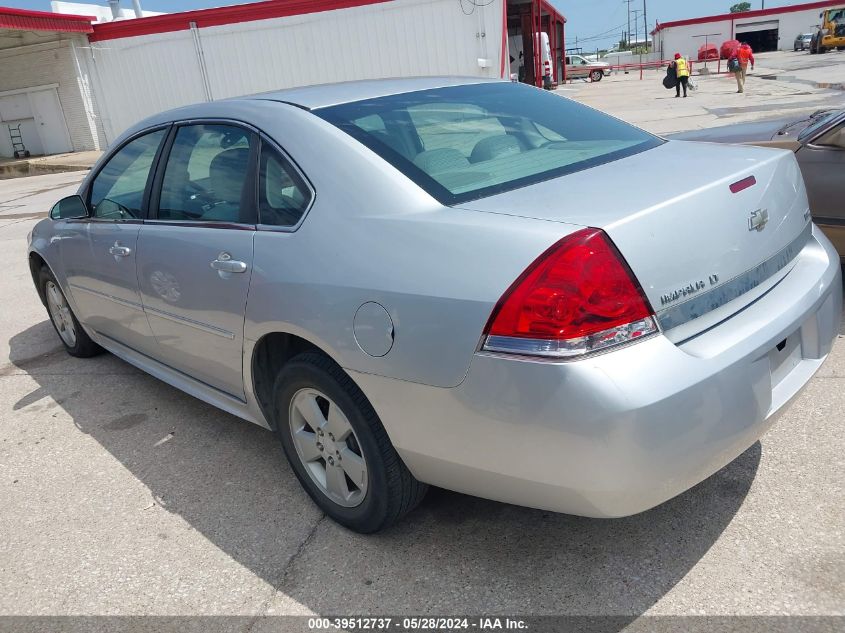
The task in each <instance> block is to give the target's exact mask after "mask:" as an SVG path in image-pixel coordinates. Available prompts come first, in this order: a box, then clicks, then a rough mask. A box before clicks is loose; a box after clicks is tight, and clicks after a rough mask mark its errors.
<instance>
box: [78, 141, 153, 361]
mask: <svg viewBox="0 0 845 633" xmlns="http://www.w3.org/2000/svg"><path fill="white" fill-rule="evenodd" d="M166 136H167V128H166V127H163V128H160V129H157V130H152V131H147V132H144V133H143V134H140V135H138V136H136V137H134V138H132V139H130V140H129V141H127V142H126V143H124V144H123V145H122V146H121V147H120V148H119V149H118V150H117V151H115V152H114V154H113V155H112V156H111V158H109V160H108V161H107V162H106V163H105V164H104V165H103V167H102V168H101V169H100V170H99V171H98V173H97V174H96V175H95V176H94V178H93V179H92V180H91V182H90V184H89V185H88V187H87V191H85V192H83V193H84V197H85V198H86V201H87V204H88V208H89V211H90V215H89V217H87V218H81V219H74V220H66V221H64V222H66V227H63V230H62V241H61V253H62V263H63V267H64V270H65V274H66V277H67V283H68V287H69V289H70V292H71V294H72V295H73V299H74V302H75V303H76V306H77V311H78V313H79V314H78V316H79V319H80V320H81V321H82V322H83V323H85V324H86V325H87V326H88V327H89V328H91V329H93V330H95V331H96V332H97V333H98V334H101V335H104V336H107V337H109V338H111V339H114V340H116V341H118V342H120V343H122V344H124V345H127V346H128V347H131V348H133V349H135V350H138V351H141V352H149V351H150V350H151V349H154V347H155V341H154V339H153V337H152V332H151V331H150V327H149V325H148V323H147V318H146V316H145V315H144V311H143V308H142V304H141V297H140V294H139V292H138V281H137V277H136V275H135V259H136V254H137V242H138V234H139V231H140V229H141V224H142V221H143V217H144V214H145V210H146V208H147V204H148V192H149V185H150V183H151V181H152V171H153V166H154V165H155V162H156V160H157V156H158V154H159V153H160V150H161V147H162V146H163V142H164V139H165V137H166Z"/></svg>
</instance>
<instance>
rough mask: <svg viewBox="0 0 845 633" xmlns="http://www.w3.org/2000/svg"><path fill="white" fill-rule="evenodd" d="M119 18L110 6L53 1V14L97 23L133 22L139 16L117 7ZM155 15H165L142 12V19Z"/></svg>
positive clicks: (133, 11)
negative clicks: (81, 18) (92, 19)
mask: <svg viewBox="0 0 845 633" xmlns="http://www.w3.org/2000/svg"><path fill="white" fill-rule="evenodd" d="M115 8H116V10H117V14H118V16H119V17H117V18H115V17H114V15H113V11H112V9H111V7H110V6H108V7H107V6H105V5H101V4H91V3H90V2H65V0H51V2H50V10H51V11H52V12H53V13H64V14H71V15H90V16H92V17H95V18H97V20H96V22H98V23H99V22H111V21H113V20H131V19H133V18H136V17H138V16H136V15H135V10H134V9H128V8H126V7H121V6H120V5H119V4H116V5H115ZM153 15H163V13H162V12H161V11H147V10H145V9H142V10H141V17H145V18H148V17H150V16H153Z"/></svg>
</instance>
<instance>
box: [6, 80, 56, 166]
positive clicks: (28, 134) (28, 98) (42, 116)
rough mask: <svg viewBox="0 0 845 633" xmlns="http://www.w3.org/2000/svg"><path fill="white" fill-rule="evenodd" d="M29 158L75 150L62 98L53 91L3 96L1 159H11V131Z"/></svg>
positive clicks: (53, 89)
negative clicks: (10, 129)
mask: <svg viewBox="0 0 845 633" xmlns="http://www.w3.org/2000/svg"><path fill="white" fill-rule="evenodd" d="M18 126H20V136H21V137H22V141H23V144H24V146H25V148H26V149H27V150H28V151H29V153H30V154H33V155H37V154H61V153H64V152H70V151H71V150H72V149H73V148H72V146H71V142H70V135H69V134H68V130H67V124H66V123H65V117H64V113H63V112H62V106H61V104H60V102H59V95H58V93H57V92H56V89H55V88H53V87H46V88H45V87H39V88H33V89H31V90H16V91H14V92H13V93H12V94H9V93H6V94H0V156H12V154H13V146H12V141H11V139H10V135H9V128H10V127H11V128H12V129H13V130H15V131H17V130H18Z"/></svg>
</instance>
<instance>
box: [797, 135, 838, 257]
mask: <svg viewBox="0 0 845 633" xmlns="http://www.w3.org/2000/svg"><path fill="white" fill-rule="evenodd" d="M796 158H797V159H798V163H799V164H800V165H801V173H802V175H803V176H804V183H805V184H806V186H807V197H808V198H809V200H810V210H811V211H812V213H813V220H814V221H815V222H816V224H818V225H819V226H820V227H821V228H822V229H823V230H824V232H825V233H826V234H827V236H828V237H829V238H830V240H831V241H832V242H833V243H834V245H835V246H836V248H837V249H838V250H839V254H840V255H841V256H845V121H841V122H840V123H839V124H838V125H835V126H834V127H833V128H832V129H830V130H828V131H826V132H824V133H822V134H821V135H820V136H818V137H817V138H814V139H813V140H812V142H810V143H807V144H805V145H804V146H803V147H802V148H801V149H799V150H798V153H797V154H796Z"/></svg>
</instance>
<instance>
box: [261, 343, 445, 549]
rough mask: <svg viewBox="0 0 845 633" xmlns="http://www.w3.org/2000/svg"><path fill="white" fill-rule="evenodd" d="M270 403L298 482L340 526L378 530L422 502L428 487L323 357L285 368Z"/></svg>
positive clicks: (297, 360) (305, 356) (307, 356)
mask: <svg viewBox="0 0 845 633" xmlns="http://www.w3.org/2000/svg"><path fill="white" fill-rule="evenodd" d="M273 405H274V406H273V418H274V420H273V422H274V424H275V430H276V434H277V435H278V436H279V439H280V440H281V443H282V447H283V448H284V451H285V455H286V456H287V458H288V461H289V462H290V464H291V467H292V468H293V471H294V473H295V474H296V476H297V478H298V479H299V482H300V483H301V484H302V487H303V488H305V490H306V492H307V493H308V494H309V496H310V497H311V499H313V501H314V503H316V504H317V506H319V507H320V509H322V510H323V512H325V513H326V514H327V515H329V516H330V517H331V518H332V519H334V520H335V521H337V522H338V523H340V524H341V525H344V526H346V527H347V528H349V529H351V530H354V531H356V532H360V533H362V534H370V533H373V532H378V531H379V530H383V529H384V528H386V527H388V526H390V525H391V524H393V523H395V522H396V521H398V520H399V519H400V518H401V517H403V516H404V515H406V514H407V513H408V512H410V511H411V510H413V509H414V508H415V507H416V506H417V505H418V504H419V503H420V501H422V499H423V497H424V496H425V493H426V491H427V490H428V486H427V485H426V484H423V483H422V482H419V481H417V480H416V479H415V478H414V476H413V475H412V474H411V472H410V471H409V470H408V468H407V467H406V466H405V464H404V463H403V462H402V459H401V458H400V457H399V455H398V453H397V452H396V449H395V448H394V447H393V444H392V443H391V442H390V438H389V437H388V436H387V432H386V431H385V429H384V426H382V424H381V421H380V420H379V418H378V415H377V414H376V412H375V410H374V409H373V407H372V405H371V404H370V402H369V401H368V400H367V397H366V396H365V395H364V393H363V392H362V391H361V390H360V389H359V388H358V386H357V385H356V384H355V383H354V382H353V380H352V379H351V378H350V377H349V375H348V374H347V373H346V372H345V371H343V369H341V368H340V366H338V365H337V364H336V363H335V362H333V361H332V360H331V359H330V358H328V357H327V356H325V355H324V354H321V353H319V352H305V353H302V354H299V355H297V356H295V357H294V358H293V359H291V360H290V361H289V362H288V363H286V364H285V366H284V367H283V368H282V370H281V371H280V372H279V375H278V376H277V377H276V381H275V385H274V403H273ZM315 407H316V408H315ZM333 407H334V410H333V409H332V408H333ZM306 416H308V418H306ZM295 436H296V437H295ZM341 436H342V437H341ZM312 443H313V445H312ZM344 456H345V457H346V462H345V463H344V462H343V457H344ZM330 462H331V463H330ZM350 471H351V472H350Z"/></svg>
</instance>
